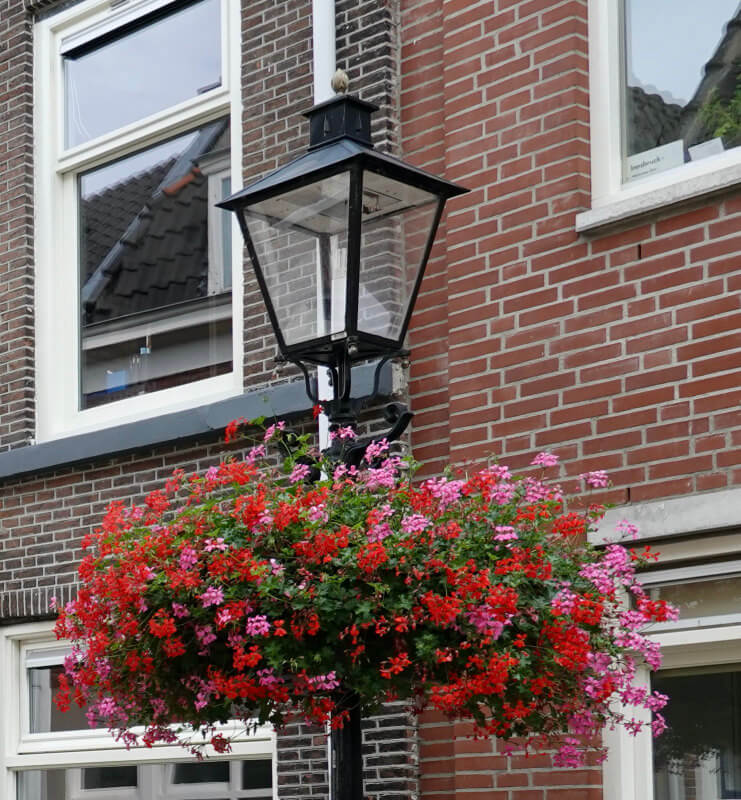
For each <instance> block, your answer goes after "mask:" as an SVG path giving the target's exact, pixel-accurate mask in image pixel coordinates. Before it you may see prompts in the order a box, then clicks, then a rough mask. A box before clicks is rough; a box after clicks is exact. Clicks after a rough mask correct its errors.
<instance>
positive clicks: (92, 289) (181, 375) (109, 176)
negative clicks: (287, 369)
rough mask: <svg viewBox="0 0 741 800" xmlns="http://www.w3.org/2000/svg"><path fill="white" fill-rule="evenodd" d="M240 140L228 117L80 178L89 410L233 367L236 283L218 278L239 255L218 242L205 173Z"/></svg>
mask: <svg viewBox="0 0 741 800" xmlns="http://www.w3.org/2000/svg"><path fill="white" fill-rule="evenodd" d="M228 144H229V122H228V120H216V121H215V122H211V123H208V124H207V125H204V126H202V127H201V128H198V129H197V130H195V131H192V132H191V133H188V134H185V135H183V136H179V137H177V138H175V139H171V140H169V141H167V142H164V143H161V144H157V145H155V146H153V147H149V148H147V149H145V150H141V151H139V152H137V153H134V154H133V155H130V156H127V157H126V158H123V159H120V160H118V161H114V162H112V163H110V164H106V165H104V166H102V167H97V168H96V169H93V170H89V171H86V172H84V173H82V174H81V175H80V176H79V198H80V199H79V217H80V287H81V288H80V307H81V312H82V331H81V345H82V357H81V372H82V387H81V401H80V406H81V408H83V409H85V408H90V407H93V406H98V405H101V404H104V403H110V402H112V401H114V400H120V399H122V398H124V397H131V396H133V395H137V394H143V393H145V392H151V391H155V390H157V389H161V388H166V387H170V386H177V385H181V384H184V383H190V382H192V381H194V380H198V379H201V378H205V377H210V376H213V375H220V374H223V373H225V372H229V371H231V368H232V339H231V294H230V291H229V290H230V287H231V282H229V283H227V282H226V281H224V279H223V277H222V278H221V280H219V282H218V285H217V286H214V285H211V284H212V281H210V275H211V274H212V273H214V272H215V273H216V274H217V275H219V276H223V275H224V274H225V273H227V272H229V273H231V248H228V249H227V248H225V247H224V246H223V244H222V245H221V247H219V248H216V247H215V246H213V245H211V246H210V244H209V242H210V240H212V239H213V238H218V239H219V242H220V243H221V242H223V239H224V231H223V225H224V221H223V220H222V219H218V218H217V217H215V216H214V215H213V214H212V213H211V212H210V203H209V199H210V194H209V177H208V175H207V174H204V172H205V170H207V169H210V167H211V164H212V163H213V161H214V158H218V156H219V154H222V155H223V154H224V153H227V154H228ZM227 163H228V157H227ZM223 213H224V212H222V214H223ZM209 219H211V220H218V222H219V223H221V226H220V227H219V228H217V229H216V230H210V226H209ZM229 234H231V228H229ZM215 252H218V254H219V256H220V261H221V263H220V264H219V265H217V266H216V268H214V265H212V264H210V263H209V258H210V256H213V254H214V253H215ZM227 259H228V261H227Z"/></svg>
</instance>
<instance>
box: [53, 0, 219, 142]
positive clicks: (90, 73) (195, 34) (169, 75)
mask: <svg viewBox="0 0 741 800" xmlns="http://www.w3.org/2000/svg"><path fill="white" fill-rule="evenodd" d="M220 25H221V23H220V8H219V0H200V2H195V3H187V4H185V5H184V6H183V4H182V3H181V4H178V6H177V7H176V10H175V11H171V12H170V13H165V14H163V13H160V12H156V13H154V14H151V15H149V16H147V17H145V18H144V19H142V20H139V21H138V22H137V24H136V25H135V26H132V27H130V28H129V27H126V28H124V29H122V30H118V31H116V32H115V33H114V34H113V35H111V36H107V37H105V38H104V39H103V40H95V41H94V42H92V43H91V44H86V45H83V46H82V47H79V48H77V49H75V50H73V51H71V52H68V53H66V54H65V56H64V83H65V123H66V124H65V133H66V145H67V147H73V146H74V145H78V144H81V143H83V142H86V141H88V140H90V139H94V138H95V137H97V136H100V135H102V134H104V133H109V132H110V131H114V130H116V129H117V128H121V127H123V126H124V125H127V124H129V123H131V122H136V121H137V120H140V119H144V118H145V117H148V116H150V115H152V114H154V113H156V112H157V111H162V110H164V109H166V108H169V107H170V106H174V105H176V104H177V103H180V102H182V101H183V100H188V99H190V98H191V97H196V96H198V95H200V94H203V93H204V92H207V91H208V90H209V89H214V88H216V87H218V86H220V85H221V30H220ZM122 65H125V68H122Z"/></svg>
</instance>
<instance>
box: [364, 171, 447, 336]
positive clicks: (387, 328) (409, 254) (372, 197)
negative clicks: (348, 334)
mask: <svg viewBox="0 0 741 800" xmlns="http://www.w3.org/2000/svg"><path fill="white" fill-rule="evenodd" d="M437 207H438V197H437V195H434V194H430V193H429V192H425V191H423V190H422V189H418V188H416V187H414V186H409V185H407V184H403V183H400V182H399V181H395V180H392V179H391V178H387V177H384V176H382V175H378V174H377V173H375V172H366V173H365V174H364V175H363V222H362V241H361V245H360V295H359V303H358V305H359V308H358V330H359V331H362V332H363V333H371V334H374V335H376V336H382V337H384V338H386V339H393V340H398V339H399V338H400V337H401V334H402V326H403V324H404V319H405V317H406V314H407V309H408V308H409V301H410V299H411V293H412V290H413V289H414V284H415V282H416V280H417V275H418V274H419V271H420V269H421V268H422V266H423V264H422V259H423V257H424V252H425V246H426V245H427V238H428V236H429V233H430V228H431V227H432V224H433V222H434V219H435V214H436V212H437Z"/></svg>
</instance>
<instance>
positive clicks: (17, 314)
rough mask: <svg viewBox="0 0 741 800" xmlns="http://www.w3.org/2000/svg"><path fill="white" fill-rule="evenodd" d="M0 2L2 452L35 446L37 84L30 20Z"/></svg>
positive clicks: (14, 5) (12, 2)
mask: <svg viewBox="0 0 741 800" xmlns="http://www.w3.org/2000/svg"><path fill="white" fill-rule="evenodd" d="M24 5H25V4H24V3H19V2H18V0H0V42H2V47H0V198H2V201H0V320H2V323H0V387H1V388H0V450H9V449H11V448H13V447H19V446H21V445H24V444H27V443H28V441H29V440H30V439H31V438H33V435H34V432H33V430H34V428H33V413H34V399H33V398H34V393H33V375H34V342H33V299H34V297H33V276H32V274H31V272H30V270H29V265H30V264H31V263H32V258H33V204H32V191H33V83H32V79H31V59H32V50H33V43H32V36H31V24H30V20H29V18H28V17H27V15H26V12H25V10H24Z"/></svg>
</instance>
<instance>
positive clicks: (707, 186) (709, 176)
mask: <svg viewBox="0 0 741 800" xmlns="http://www.w3.org/2000/svg"><path fill="white" fill-rule="evenodd" d="M685 168H686V165H685ZM738 184H741V164H740V163H735V164H731V165H727V166H723V167H721V168H719V169H715V170H713V171H712V172H704V173H703V174H700V175H695V176H692V177H689V178H685V179H684V180H681V181H672V182H663V181H662V183H661V184H660V185H658V186H655V185H640V184H638V185H636V186H631V187H630V188H629V189H627V190H626V191H624V192H623V193H622V196H620V197H617V198H615V199H610V200H607V201H605V202H604V203H599V204H598V205H595V206H594V207H593V208H591V209H590V210H589V211H583V212H582V213H581V214H577V215H576V230H577V233H589V232H591V231H594V230H597V229H598V228H602V227H606V226H608V225H615V224H617V223H620V222H624V221H627V220H630V219H632V218H634V217H638V216H640V215H641V214H647V213H650V212H653V211H659V210H661V209H663V208H666V207H668V206H674V205H677V204H679V203H683V202H687V201H690V200H693V199H696V198H700V197H703V196H706V195H712V194H716V193H718V192H722V191H724V190H726V189H729V188H731V187H733V186H735V185H738ZM628 192H630V194H628Z"/></svg>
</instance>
